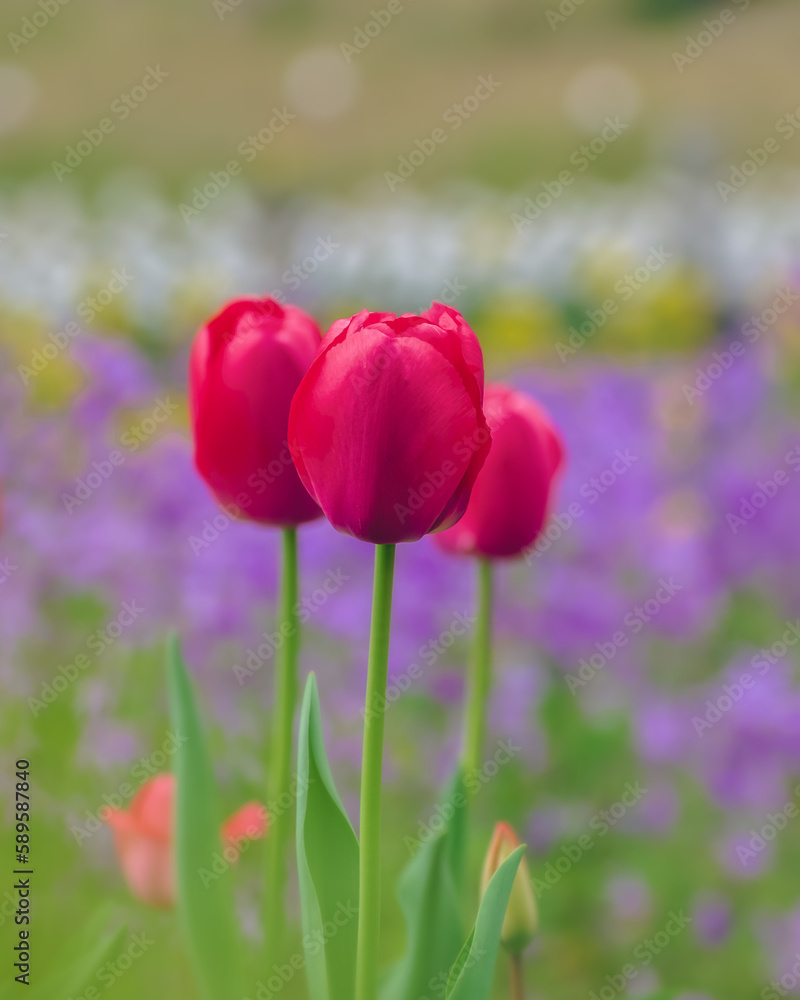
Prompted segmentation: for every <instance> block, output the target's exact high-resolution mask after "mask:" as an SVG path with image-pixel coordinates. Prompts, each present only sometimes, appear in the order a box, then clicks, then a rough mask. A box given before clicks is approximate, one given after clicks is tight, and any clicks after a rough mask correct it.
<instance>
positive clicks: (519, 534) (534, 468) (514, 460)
mask: <svg viewBox="0 0 800 1000" xmlns="http://www.w3.org/2000/svg"><path fill="white" fill-rule="evenodd" d="M484 412H485V413H486V420H487V422H488V424H489V428H490V429H491V432H492V447H491V449H490V451H489V455H488V457H487V459H486V461H485V462H484V464H483V468H482V469H481V471H480V472H479V473H478V476H477V479H476V480H475V485H474V486H473V488H472V494H471V496H470V499H469V504H468V506H467V510H466V513H465V514H464V516H463V517H462V518H461V520H460V521H459V522H458V524H456V525H455V527H452V528H449V529H448V530H447V531H443V532H441V533H440V534H438V535H435V536H434V541H435V542H436V544H437V546H438V547H439V548H441V549H443V550H444V551H445V552H450V553H453V554H456V555H471V556H480V557H482V558H484V559H499V558H513V557H515V556H519V555H521V554H522V553H523V552H524V551H525V549H527V548H528V547H529V546H531V545H532V544H533V542H534V541H535V540H536V538H537V536H538V535H539V533H540V532H541V530H542V528H543V527H544V524H545V521H546V519H547V516H548V512H549V507H550V499H551V495H552V492H553V484H554V481H555V479H556V477H557V475H558V473H559V471H560V469H561V465H562V463H563V458H564V447H563V445H562V443H561V439H560V437H559V435H558V433H557V431H556V430H555V428H554V427H553V425H552V423H551V421H550V418H549V417H548V416H547V414H546V413H545V412H544V410H543V409H542V408H541V407H540V406H539V405H537V403H535V402H534V401H533V400H532V399H531V398H530V397H528V396H526V395H525V394H524V393H521V392H517V391H516V390H515V389H511V388H509V387H508V386H506V385H501V384H500V383H494V384H492V385H488V386H487V387H486V399H485V402H484Z"/></svg>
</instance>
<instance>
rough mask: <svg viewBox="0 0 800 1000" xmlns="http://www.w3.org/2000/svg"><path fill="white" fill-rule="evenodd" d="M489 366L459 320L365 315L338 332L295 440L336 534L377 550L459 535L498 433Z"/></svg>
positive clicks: (303, 473)
mask: <svg viewBox="0 0 800 1000" xmlns="http://www.w3.org/2000/svg"><path fill="white" fill-rule="evenodd" d="M482 402H483V356H482V354H481V349H480V345H479V343H478V339H477V337H476V336H475V334H474V333H473V332H472V330H471V329H470V328H469V326H467V324H466V322H465V320H464V318H463V316H461V314H460V313H458V312H456V310H455V309H451V308H450V307H449V306H443V305H441V304H437V303H434V305H432V306H431V308H430V309H428V310H427V311H426V312H424V313H423V314H422V315H421V316H413V315H410V314H409V315H405V316H395V315H393V314H392V313H370V312H367V310H366V309H364V310H363V312H360V313H359V314H358V315H357V316H353V317H351V318H349V319H343V320H339V321H338V322H336V323H334V324H333V326H332V327H331V328H330V330H329V331H328V333H327V334H326V336H325V339H324V340H323V342H322V348H321V349H320V351H319V352H318V353H317V356H316V358H315V359H314V361H313V363H312V365H311V367H310V368H309V370H308V372H307V373H306V375H305V376H304V378H303V381H302V382H301V383H300V385H299V387H298V389H297V392H296V393H295V396H294V399H293V400H292V406H291V411H290V414H289V440H290V441H291V442H292V446H293V448H294V449H295V452H294V459H295V464H296V466H297V471H298V473H299V474H300V478H301V480H302V481H303V483H304V484H305V486H306V488H307V489H308V491H309V493H310V494H311V495H312V496H313V497H314V499H315V500H316V501H317V503H318V504H319V505H320V507H322V509H323V511H324V512H325V516H326V517H327V518H328V520H329V521H330V522H331V524H332V525H333V526H334V528H336V529H337V530H338V531H342V532H344V533H345V534H349V535H354V536H355V537H356V538H360V539H361V540H362V541H365V542H372V543H374V544H376V545H380V544H394V543H396V542H413V541H416V540H417V539H419V538H421V537H422V536H423V535H425V534H427V533H428V532H430V531H439V530H442V529H444V528H448V527H450V526H451V525H453V524H455V523H456V521H458V519H459V518H460V517H461V515H462V514H463V513H464V511H465V510H466V507H467V502H468V500H469V494H470V490H471V489H472V485H473V483H474V482H475V477H476V476H477V474H478V470H479V469H480V467H481V466H482V465H483V462H484V459H485V458H486V455H487V454H488V452H489V445H490V443H491V434H490V432H489V429H488V427H487V426H486V419H485V417H484V415H483V409H482Z"/></svg>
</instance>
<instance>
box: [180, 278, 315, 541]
mask: <svg viewBox="0 0 800 1000" xmlns="http://www.w3.org/2000/svg"><path fill="white" fill-rule="evenodd" d="M320 341H321V333H320V330H319V327H318V326H317V324H316V323H315V322H314V320H313V319H312V318H311V317H310V316H309V315H307V314H306V313H304V312H303V310H302V309H298V308H297V307H296V306H292V305H281V304H280V303H279V302H276V301H275V299H270V298H266V299H237V300H235V301H234V302H230V303H229V304H228V305H227V306H225V308H224V309H223V310H222V311H221V312H220V313H218V314H217V315H216V316H214V318H213V319H211V320H209V321H208V323H206V325H205V326H204V327H202V328H201V329H200V331H199V332H198V334H197V336H196V337H195V340H194V344H193V345H192V353H191V359H190V365H189V376H190V377H189V400H190V403H191V411H192V424H193V430H194V444H195V465H196V466H197V470H198V472H199V473H200V475H201V476H202V477H203V479H205V481H206V483H207V484H208V486H209V487H210V488H211V491H212V492H213V493H214V495H215V496H216V498H217V499H218V500H219V502H220V503H221V504H224V505H225V506H226V509H228V510H232V511H235V513H236V515H237V516H239V517H244V518H249V519H250V520H253V521H259V522H260V523H262V524H270V525H275V526H279V527H292V526H294V525H298V524H303V523H304V522H306V521H312V520H314V518H317V517H320V516H321V515H322V511H321V510H320V509H319V507H318V506H317V505H316V504H315V503H314V501H313V500H312V499H311V497H310V496H309V495H308V491H307V490H306V488H305V487H304V486H303V484H302V483H301V482H300V480H299V478H298V476H297V471H296V469H295V466H294V462H293V460H292V454H291V449H290V448H289V442H288V434H287V425H288V422H289V405H290V404H291V401H292V397H293V396H294V392H295V389H296V388H297V386H298V384H299V382H300V379H301V378H302V377H303V375H304V374H305V372H306V370H307V369H308V366H309V365H310V364H311V361H312V359H313V357H314V355H315V353H316V351H317V348H318V347H319V345H320Z"/></svg>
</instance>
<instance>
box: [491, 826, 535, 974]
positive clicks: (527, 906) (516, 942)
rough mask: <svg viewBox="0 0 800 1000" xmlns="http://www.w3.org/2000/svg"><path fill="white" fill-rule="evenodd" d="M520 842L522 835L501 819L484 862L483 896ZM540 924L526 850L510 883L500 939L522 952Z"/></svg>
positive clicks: (514, 951)
mask: <svg viewBox="0 0 800 1000" xmlns="http://www.w3.org/2000/svg"><path fill="white" fill-rule="evenodd" d="M519 846H520V841H519V838H518V837H517V835H516V833H514V831H513V830H512V829H511V827H510V826H509V825H508V823H498V824H497V826H496V827H495V828H494V836H493V837H492V842H491V844H490V845H489V851H488V853H487V855H486V860H485V861H484V863H483V873H482V875H481V896H483V894H484V893H485V892H486V889H487V886H488V885H489V882H490V881H491V879H492V876H493V875H494V873H495V872H496V871H497V869H498V868H499V867H500V866H501V865H502V863H503V862H504V861H505V860H506V858H507V857H508V856H509V855H511V854H513V853H514V851H515V850H516V849H517V848H518V847H519ZM538 924H539V916H538V913H537V910H536V897H535V896H534V894H533V886H532V885H531V876H530V872H529V871H528V862H527V861H526V860H525V855H524V854H523V856H522V859H521V860H520V863H519V868H518V869H517V875H516V878H515V879H514V884H513V886H512V887H511V895H510V897H509V899H508V907H507V909H506V916H505V920H504V921H503V929H502V932H501V935H500V943H501V944H502V945H503V947H504V948H505V949H506V951H508V952H509V953H510V954H512V955H520V954H521V953H522V952H523V951H524V950H525V949H526V948H527V947H528V945H529V944H530V943H531V941H532V939H533V935H534V934H535V933H536V928H537V926H538Z"/></svg>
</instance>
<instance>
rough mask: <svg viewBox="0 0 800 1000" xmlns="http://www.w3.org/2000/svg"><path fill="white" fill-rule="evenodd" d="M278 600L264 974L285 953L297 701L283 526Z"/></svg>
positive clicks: (296, 639) (291, 552) (292, 561)
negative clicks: (280, 642)
mask: <svg viewBox="0 0 800 1000" xmlns="http://www.w3.org/2000/svg"><path fill="white" fill-rule="evenodd" d="M278 599H279V601H280V605H279V609H278V620H277V623H276V624H277V629H278V634H279V635H280V636H282V638H283V643H282V644H281V645H279V646H278V647H277V649H276V653H275V688H274V700H273V705H272V731H271V740H270V748H269V761H268V769H267V796H268V797H267V801H268V802H269V806H268V808H269V812H270V816H269V824H270V829H269V836H268V837H267V873H266V877H267V882H266V886H265V889H264V901H263V913H264V952H265V960H266V971H267V974H269V975H271V974H272V967H273V965H275V964H278V963H280V961H281V960H282V958H283V946H284V940H285V933H284V932H285V927H286V911H285V900H284V897H285V894H286V882H287V867H286V865H287V847H288V844H289V841H290V840H291V837H292V818H293V815H294V810H293V809H291V808H290V805H291V794H292V792H291V785H292V743H293V736H294V711H295V705H296V703H297V653H298V649H299V646H300V629H299V624H298V621H297V615H296V612H295V607H296V605H297V529H296V528H284V530H283V558H282V563H281V581H280V594H279V597H278Z"/></svg>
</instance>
